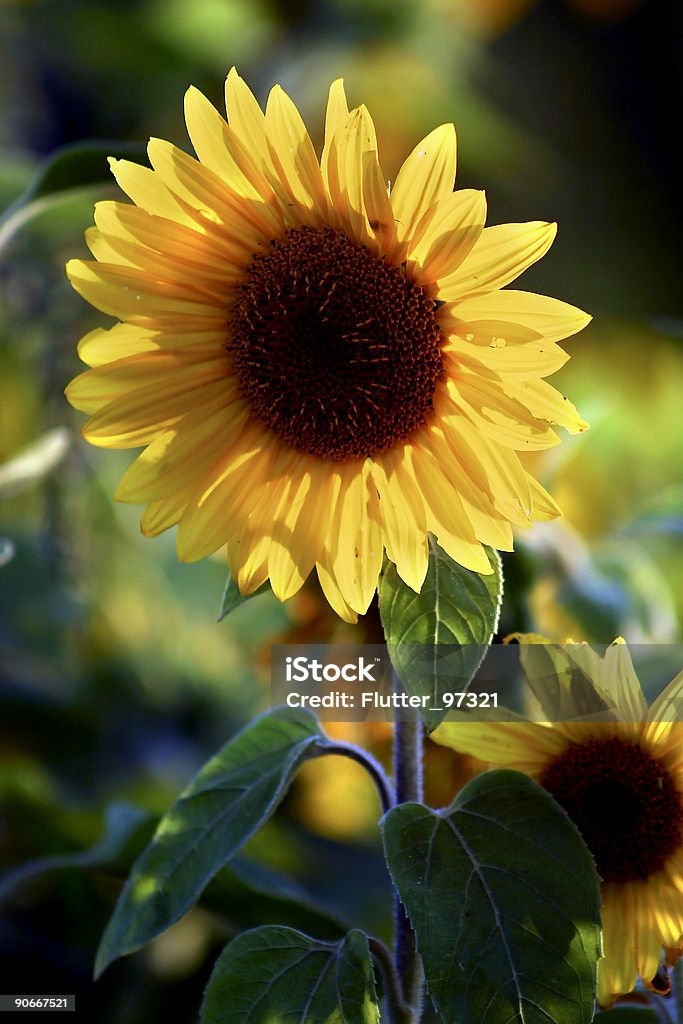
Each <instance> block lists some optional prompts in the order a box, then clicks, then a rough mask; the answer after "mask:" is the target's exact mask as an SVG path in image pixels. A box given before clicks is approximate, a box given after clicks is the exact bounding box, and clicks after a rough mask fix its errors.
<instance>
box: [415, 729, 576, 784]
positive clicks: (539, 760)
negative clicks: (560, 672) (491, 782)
mask: <svg viewBox="0 0 683 1024" xmlns="http://www.w3.org/2000/svg"><path fill="white" fill-rule="evenodd" d="M429 738H430V739H432V740H434V742H435V743H440V744H441V745H442V746H444V747H450V748H451V749H452V750H458V751H459V752H460V753H462V754H470V755H471V756H472V757H478V758H480V759H481V760H482V761H488V762H489V763H490V764H493V765H496V766H498V767H500V768H512V769H514V770H515V771H520V772H527V774H529V775H536V776H537V775H540V774H541V773H542V772H543V770H544V769H545V768H546V767H547V766H548V765H549V764H550V763H551V761H553V760H554V758H555V757H557V755H558V754H559V753H561V751H562V750H563V749H564V748H565V747H566V745H567V743H566V740H565V739H564V738H563V737H562V736H561V735H560V734H559V733H558V732H557V731H556V730H555V729H551V728H548V727H546V726H544V725H541V724H540V723H538V722H491V723H485V722H444V723H443V724H442V725H440V726H439V727H438V729H436V730H435V731H434V732H433V733H431V734H430V737H429Z"/></svg>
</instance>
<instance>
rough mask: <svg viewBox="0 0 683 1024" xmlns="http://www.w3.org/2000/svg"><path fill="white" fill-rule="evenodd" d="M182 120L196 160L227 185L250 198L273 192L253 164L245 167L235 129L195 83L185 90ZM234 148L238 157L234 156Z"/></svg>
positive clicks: (264, 195)
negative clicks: (183, 119)
mask: <svg viewBox="0 0 683 1024" xmlns="http://www.w3.org/2000/svg"><path fill="white" fill-rule="evenodd" d="M185 122H186V124H187V133H188V135H189V136H190V141H191V142H192V145H193V147H194V151H195V153H196V154H197V156H198V157H199V160H200V161H201V163H203V164H204V166H205V167H208V168H209V170H211V171H213V173H214V174H215V175H217V177H219V178H220V179H221V180H222V181H224V182H225V183H226V185H227V186H228V187H229V188H231V189H233V190H234V191H235V192H238V193H239V194H240V195H242V196H246V197H247V198H251V199H258V198H259V197H264V198H265V197H266V196H268V195H270V194H271V193H272V189H271V188H270V186H269V185H268V184H267V182H266V181H265V180H264V179H263V177H262V176H261V174H260V173H259V172H258V171H257V170H256V167H255V166H253V165H252V166H251V167H249V166H248V165H247V167H246V168H245V166H244V164H245V159H244V153H243V148H242V147H241V144H240V143H239V142H238V141H237V138H236V136H235V133H234V131H232V130H231V129H230V128H229V127H228V125H227V124H226V123H225V121H224V120H223V118H222V117H221V115H220V114H219V113H218V111H217V110H216V108H215V107H214V105H213V104H212V103H210V102H209V101H208V100H207V98H206V96H204V94H203V93H201V92H200V91H199V89H195V87H194V86H190V88H189V89H188V90H187V92H186V93H185ZM236 150H237V152H238V155H239V157H240V159H236V158H235V151H236Z"/></svg>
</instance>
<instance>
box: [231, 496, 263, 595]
mask: <svg viewBox="0 0 683 1024" xmlns="http://www.w3.org/2000/svg"><path fill="white" fill-rule="evenodd" d="M269 546H270V535H269V534H268V533H265V532H264V531H263V529H262V526H261V521H260V518H259V517H258V516H257V515H251V516H249V519H248V520H247V522H246V523H245V525H244V526H243V527H242V529H241V530H240V531H239V532H238V533H237V534H236V535H235V536H234V537H231V538H230V540H229V541H228V564H229V566H230V575H231V576H232V578H233V579H234V580H235V582H236V583H237V586H238V587H239V591H240V593H241V594H253V592H254V591H255V590H258V588H259V587H260V586H261V584H262V583H265V582H266V580H267V579H268V548H269Z"/></svg>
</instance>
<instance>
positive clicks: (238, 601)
mask: <svg viewBox="0 0 683 1024" xmlns="http://www.w3.org/2000/svg"><path fill="white" fill-rule="evenodd" d="M269 591H270V583H269V582H268V580H266V582H265V583H262V584H261V586H260V587H257V589H256V590H254V591H253V592H252V593H251V594H242V593H240V588H239V587H238V586H237V584H236V583H235V581H234V579H233V578H232V576H230V575H228V578H227V580H226V581H225V587H224V589H223V597H222V598H221V610H220V613H219V615H218V618H217V620H216V621H217V622H222V621H223V619H224V618H225V617H226V615H229V614H230V612H234V610H235V608H239V607H240V605H243V604H246V602H247V601H251V599H252V597H258V595H259V594H265V593H267V592H269Z"/></svg>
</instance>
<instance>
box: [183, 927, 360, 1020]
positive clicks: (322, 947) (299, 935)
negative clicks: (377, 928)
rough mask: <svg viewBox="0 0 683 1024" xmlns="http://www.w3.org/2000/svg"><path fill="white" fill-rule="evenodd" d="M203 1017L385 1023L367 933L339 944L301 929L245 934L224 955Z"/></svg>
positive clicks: (213, 977) (355, 933)
mask: <svg viewBox="0 0 683 1024" xmlns="http://www.w3.org/2000/svg"><path fill="white" fill-rule="evenodd" d="M201 1021H202V1024H276V1022H277V1024H295V1022H296V1024H378V1022H379V1010H378V1008H377V996H376V994H375V982H374V976H373V970H372V961H371V959H370V951H369V949H368V940H367V937H366V935H365V934H364V933H363V932H361V931H358V930H357V929H354V930H353V931H350V932H349V933H348V934H347V935H346V936H345V937H344V938H343V939H342V940H341V942H338V943H328V942H319V941H318V940H317V939H312V938H310V936H308V935H304V934H303V932H297V931H295V930H294V929H293V928H280V927H266V928H255V929H254V930H253V931H249V932H244V933H243V934H242V935H239V936H238V937H237V938H236V939H235V940H234V941H233V942H231V943H230V945H229V946H227V947H226V948H225V950H224V951H223V953H222V954H221V955H220V957H219V958H218V961H217V962H216V966H215V968H214V970H213V973H212V975H211V978H210V979H209V984H208V985H207V987H206V992H205V993H204V1003H203V1005H202V1012H201Z"/></svg>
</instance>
